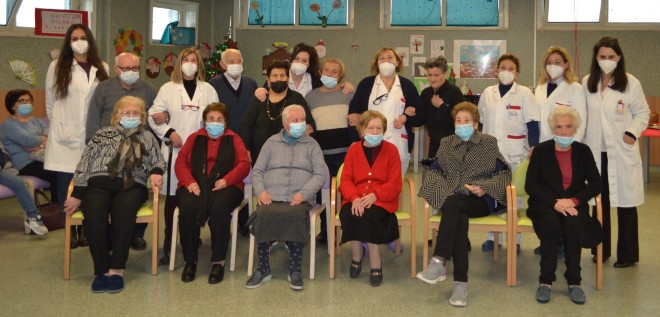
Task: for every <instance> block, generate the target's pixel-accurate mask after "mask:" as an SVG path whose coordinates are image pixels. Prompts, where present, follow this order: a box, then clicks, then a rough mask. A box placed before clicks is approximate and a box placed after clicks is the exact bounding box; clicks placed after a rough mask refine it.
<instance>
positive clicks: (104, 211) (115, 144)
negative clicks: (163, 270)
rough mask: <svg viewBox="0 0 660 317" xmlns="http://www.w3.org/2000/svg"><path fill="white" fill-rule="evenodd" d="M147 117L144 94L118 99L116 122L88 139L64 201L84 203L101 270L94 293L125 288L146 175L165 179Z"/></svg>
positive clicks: (72, 206) (74, 205)
mask: <svg viewBox="0 0 660 317" xmlns="http://www.w3.org/2000/svg"><path fill="white" fill-rule="evenodd" d="M146 116H147V114H146V111H145V109H144V101H143V100H142V99H141V98H138V97H133V96H126V97H122V98H121V99H119V101H117V104H115V108H114V110H113V113H112V119H111V125H110V126H107V127H105V128H101V129H99V130H98V131H97V132H96V133H95V134H94V136H93V137H92V139H91V140H90V141H89V143H88V144H87V147H86V148H85V151H84V152H83V155H82V157H81V159H80V162H78V166H77V167H76V172H75V174H74V178H73V183H74V185H75V187H74V188H73V192H72V193H71V197H69V198H68V199H67V200H66V202H65V203H64V210H65V211H66V212H67V213H69V214H71V213H73V212H75V211H76V210H78V207H80V209H81V210H82V212H83V215H84V216H85V219H84V220H83V224H84V226H85V229H86V230H85V235H86V236H87V240H88V241H89V250H90V252H91V253H92V259H93V260H94V275H96V278H95V279H94V282H93V283H92V291H93V292H95V293H98V292H105V291H108V292H111V293H115V292H119V291H121V290H122V289H123V288H124V278H123V275H124V269H125V268H126V260H127V258H128V250H129V248H130V246H131V242H132V241H133V231H134V228H135V219H136V214H137V212H138V210H139V209H140V208H141V207H142V205H143V204H144V202H145V201H146V200H147V196H148V191H147V186H146V185H147V180H150V181H151V186H154V187H160V186H161V185H162V182H163V177H162V175H163V172H164V171H165V166H166V163H165V160H164V159H163V156H162V154H161V153H160V148H159V146H158V141H156V138H155V137H154V136H153V134H152V133H150V132H149V131H147V130H146V128H145V125H146V124H147V121H146ZM109 219H110V220H111V221H112V236H111V239H112V248H111V249H108V233H107V232H108V220H109ZM154 243H155V242H154Z"/></svg>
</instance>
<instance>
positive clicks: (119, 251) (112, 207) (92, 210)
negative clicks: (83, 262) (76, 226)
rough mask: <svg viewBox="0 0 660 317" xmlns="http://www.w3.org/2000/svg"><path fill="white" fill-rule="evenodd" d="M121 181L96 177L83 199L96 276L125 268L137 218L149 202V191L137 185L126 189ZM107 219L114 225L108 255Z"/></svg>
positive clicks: (85, 223) (91, 180) (86, 230)
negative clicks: (110, 270) (147, 201)
mask: <svg viewBox="0 0 660 317" xmlns="http://www.w3.org/2000/svg"><path fill="white" fill-rule="evenodd" d="M123 186H124V182H123V180H122V179H121V178H117V179H115V180H114V181H111V180H110V178H109V177H103V176H101V177H93V178H91V179H90V180H89V183H88V187H87V190H86V191H85V195H84V197H83V199H82V203H81V209H82V211H83V214H84V215H85V219H84V220H83V225H84V226H85V236H86V237H87V241H88V242H89V251H90V252H91V254H92V259H93V260H94V274H95V275H102V274H105V273H107V272H108V269H124V268H126V260H127V259H128V250H129V249H130V246H131V242H132V241H133V232H134V231H135V218H136V217H135V215H136V214H137V212H138V210H139V209H140V207H142V205H143V204H144V202H145V201H146V200H147V195H148V193H147V188H146V187H145V186H144V185H140V184H135V185H134V186H133V187H131V188H128V189H123ZM108 219H110V221H111V222H112V249H111V251H108Z"/></svg>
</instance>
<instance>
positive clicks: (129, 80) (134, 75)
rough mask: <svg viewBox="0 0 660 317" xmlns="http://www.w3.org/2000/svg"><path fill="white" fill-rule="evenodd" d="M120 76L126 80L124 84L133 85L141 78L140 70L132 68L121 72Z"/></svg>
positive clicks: (122, 79)
mask: <svg viewBox="0 0 660 317" xmlns="http://www.w3.org/2000/svg"><path fill="white" fill-rule="evenodd" d="M119 78H120V79H121V81H122V82H124V84H126V85H132V84H135V82H136V81H137V80H138V79H140V72H134V71H132V70H129V71H127V72H121V74H119Z"/></svg>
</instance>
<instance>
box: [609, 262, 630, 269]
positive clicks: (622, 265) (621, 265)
mask: <svg viewBox="0 0 660 317" xmlns="http://www.w3.org/2000/svg"><path fill="white" fill-rule="evenodd" d="M634 265H635V262H621V261H616V262H614V267H615V268H617V269H622V268H625V267H631V266H634Z"/></svg>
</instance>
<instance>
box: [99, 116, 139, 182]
mask: <svg viewBox="0 0 660 317" xmlns="http://www.w3.org/2000/svg"><path fill="white" fill-rule="evenodd" d="M115 128H116V129H117V131H119V133H120V134H121V136H122V139H121V141H119V147H117V153H116V154H115V157H114V158H113V159H112V161H110V163H108V165H107V166H108V173H109V174H110V179H111V180H114V179H115V178H116V177H117V175H119V173H123V174H122V175H123V178H124V189H127V188H130V187H132V186H133V184H134V180H133V170H134V169H135V168H137V167H139V166H141V165H142V155H144V154H146V153H147V150H146V148H145V146H144V144H143V143H142V142H141V141H140V139H139V138H138V136H139V135H140V133H142V132H143V131H144V126H139V127H137V128H134V129H124V127H122V126H120V125H117V126H116V127H115Z"/></svg>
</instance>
